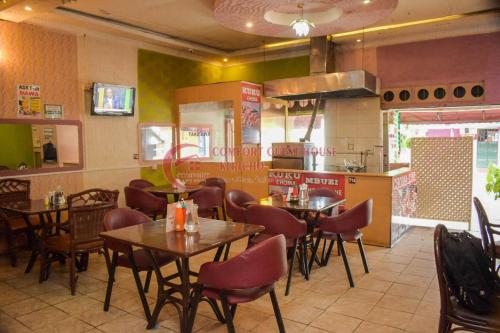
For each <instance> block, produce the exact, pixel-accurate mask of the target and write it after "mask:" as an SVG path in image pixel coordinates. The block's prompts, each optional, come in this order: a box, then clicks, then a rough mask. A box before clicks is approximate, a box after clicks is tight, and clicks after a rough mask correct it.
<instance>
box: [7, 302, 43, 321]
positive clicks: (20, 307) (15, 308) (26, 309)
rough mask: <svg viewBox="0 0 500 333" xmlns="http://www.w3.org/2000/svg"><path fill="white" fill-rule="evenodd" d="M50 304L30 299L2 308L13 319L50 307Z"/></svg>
mask: <svg viewBox="0 0 500 333" xmlns="http://www.w3.org/2000/svg"><path fill="white" fill-rule="evenodd" d="M48 306H49V304H47V303H45V302H42V301H40V300H39V299H37V298H33V297H32V298H28V299H25V300H22V301H20V302H16V303H12V304H9V305H7V306H5V307H3V308H2V310H3V311H4V312H5V313H7V314H8V315H9V316H11V317H12V318H16V317H19V316H22V315H25V314H28V313H31V312H34V311H37V310H40V309H43V308H46V307H48Z"/></svg>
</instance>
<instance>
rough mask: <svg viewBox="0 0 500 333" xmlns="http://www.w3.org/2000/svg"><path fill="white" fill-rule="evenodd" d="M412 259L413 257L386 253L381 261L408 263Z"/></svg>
mask: <svg viewBox="0 0 500 333" xmlns="http://www.w3.org/2000/svg"><path fill="white" fill-rule="evenodd" d="M412 260H413V258H412V257H407V256H398V255H394V254H386V255H384V256H383V257H381V258H380V261H382V262H393V263H396V264H404V265H408V264H409V263H410V262H411V261H412Z"/></svg>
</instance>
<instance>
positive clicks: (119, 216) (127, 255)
mask: <svg viewBox="0 0 500 333" xmlns="http://www.w3.org/2000/svg"><path fill="white" fill-rule="evenodd" d="M150 222H152V220H151V218H149V217H148V216H147V215H145V214H143V213H141V212H139V211H137V210H133V209H129V208H117V209H114V210H112V211H110V212H108V213H107V214H106V216H105V217H104V221H103V228H104V231H110V230H115V229H120V228H126V227H130V226H134V225H138V224H144V223H150ZM104 249H105V253H106V257H107V259H108V260H107V262H109V267H108V273H109V277H108V286H107V289H106V298H105V301H104V311H108V310H109V304H110V301H111V292H112V291H113V283H114V281H115V271H116V267H126V268H130V269H131V270H132V273H133V275H134V279H135V283H136V286H137V290H138V292H139V296H140V298H141V302H142V306H143V307H144V311H145V313H146V317H147V318H148V320H149V319H150V317H151V315H150V310H149V306H148V303H147V299H146V295H145V293H147V292H148V289H149V284H150V282H151V275H152V272H153V269H154V268H153V264H152V262H151V259H150V257H149V256H148V254H147V253H146V251H145V250H144V249H138V250H134V249H133V247H132V246H131V245H125V244H123V243H119V242H113V241H111V240H108V239H107V240H105V241H104ZM110 250H111V251H112V252H113V254H112V257H111V259H110V258H109V251H110ZM153 255H154V256H155V259H156V261H157V263H158V265H160V266H165V265H167V264H169V263H171V262H173V261H175V260H176V259H175V257H172V256H170V255H168V254H165V253H162V252H154V254H153ZM144 271H146V272H147V274H146V281H145V283H144V287H143V286H142V282H141V277H140V276H139V272H144Z"/></svg>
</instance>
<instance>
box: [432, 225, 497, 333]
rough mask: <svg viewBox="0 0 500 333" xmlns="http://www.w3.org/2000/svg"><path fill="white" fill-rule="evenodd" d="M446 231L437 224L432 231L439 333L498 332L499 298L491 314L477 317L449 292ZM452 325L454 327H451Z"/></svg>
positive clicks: (442, 226)
mask: <svg viewBox="0 0 500 333" xmlns="http://www.w3.org/2000/svg"><path fill="white" fill-rule="evenodd" d="M447 235H448V229H446V227H445V226H444V225H442V224H439V225H438V226H437V227H436V230H435V231H434V257H435V262H436V270H437V280H438V283H439V294H440V296H441V310H440V318H439V330H438V332H439V333H448V332H455V331H470V332H485V333H486V332H500V298H499V295H498V293H497V295H496V300H497V301H496V304H495V305H496V307H495V310H494V312H493V313H490V314H487V315H477V314H474V313H472V312H471V311H469V310H468V309H466V308H464V307H462V306H461V305H460V304H459V303H458V302H457V301H456V300H455V298H454V297H452V294H451V292H450V289H449V287H448V281H449V279H448V277H447V274H446V267H445V263H444V258H443V245H444V239H445V237H446V236H447ZM452 325H454V326H453V327H452Z"/></svg>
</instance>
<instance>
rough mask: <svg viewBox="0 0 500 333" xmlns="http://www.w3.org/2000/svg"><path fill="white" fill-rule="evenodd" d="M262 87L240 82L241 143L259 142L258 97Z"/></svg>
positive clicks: (259, 114)
mask: <svg viewBox="0 0 500 333" xmlns="http://www.w3.org/2000/svg"><path fill="white" fill-rule="evenodd" d="M261 94H262V88H261V86H260V85H258V84H254V83H248V82H243V83H242V84H241V131H242V138H241V140H242V144H259V143H260V118H261V112H260V102H261V101H260V99H261Z"/></svg>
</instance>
